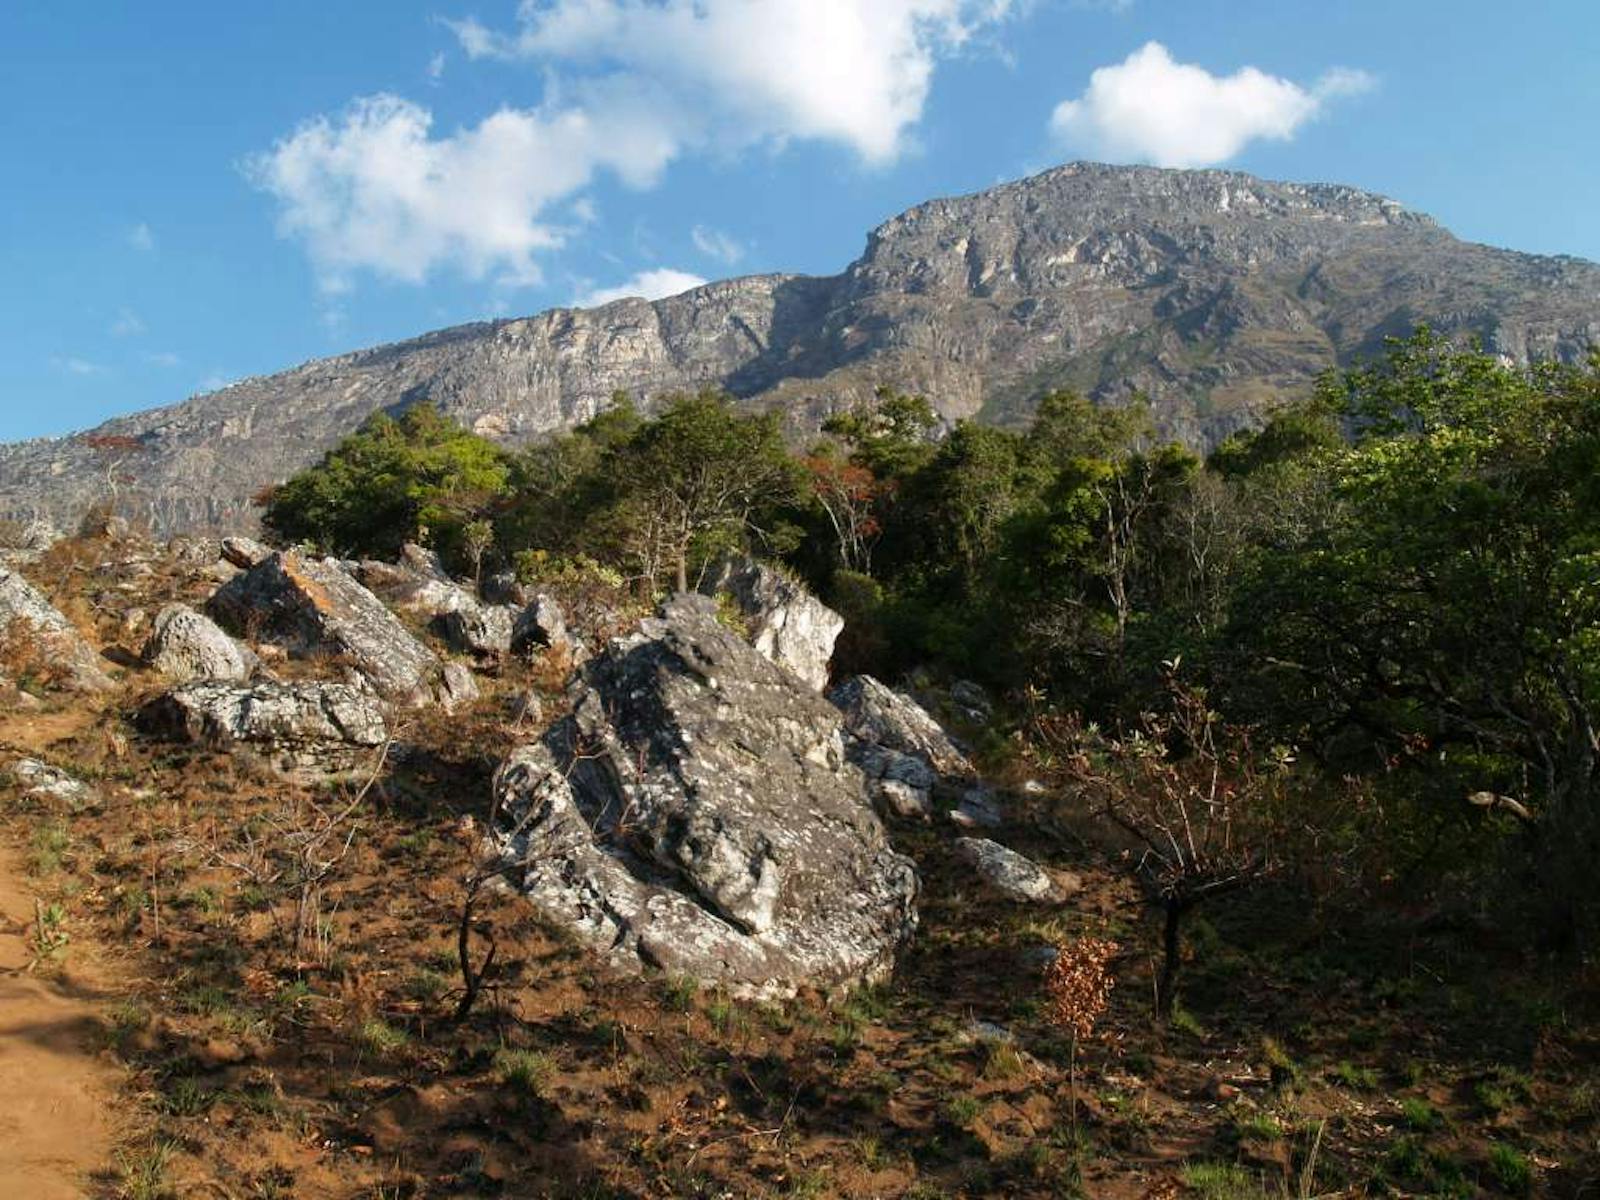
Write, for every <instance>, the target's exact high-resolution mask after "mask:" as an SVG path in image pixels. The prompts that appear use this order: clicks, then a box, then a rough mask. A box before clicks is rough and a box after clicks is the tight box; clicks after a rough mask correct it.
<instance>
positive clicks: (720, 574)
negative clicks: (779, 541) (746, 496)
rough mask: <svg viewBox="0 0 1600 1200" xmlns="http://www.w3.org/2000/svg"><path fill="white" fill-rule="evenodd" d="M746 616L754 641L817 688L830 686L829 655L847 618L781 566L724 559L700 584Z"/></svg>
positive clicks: (703, 590) (779, 663) (709, 594)
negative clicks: (728, 601) (791, 576)
mask: <svg viewBox="0 0 1600 1200" xmlns="http://www.w3.org/2000/svg"><path fill="white" fill-rule="evenodd" d="M700 590H701V591H702V592H704V593H705V594H706V595H708V596H716V595H723V596H727V597H728V598H729V599H730V600H732V601H733V603H734V604H735V606H736V607H737V608H738V610H739V612H740V613H741V614H742V615H743V617H744V621H745V625H746V628H747V630H748V633H749V638H750V644H751V645H753V646H754V647H755V648H756V649H757V650H759V651H761V653H762V654H765V655H766V656H767V657H768V658H770V659H771V660H772V661H773V662H775V663H777V664H778V665H779V666H782V667H787V668H788V669H789V670H791V671H793V672H794V673H795V674H796V675H798V676H799V677H800V678H801V679H803V680H805V681H806V683H807V684H809V685H810V686H811V687H812V688H814V689H815V690H816V691H819V692H820V691H822V689H823V688H825V687H827V686H828V660H829V659H831V658H832V657H833V644H834V642H836V641H837V640H838V639H839V634H840V632H841V631H842V630H843V629H844V618H843V617H841V616H840V615H839V614H838V613H836V612H834V611H833V609H831V608H829V607H828V606H827V605H826V604H824V603H823V602H822V601H820V600H818V599H817V598H816V597H815V596H813V595H812V594H811V593H810V592H808V591H807V590H806V589H805V587H804V586H802V585H801V584H799V583H797V582H796V581H795V580H793V579H791V578H790V577H789V576H788V575H786V574H784V573H783V572H782V571H780V570H778V568H776V567H773V566H771V565H769V564H767V563H760V562H756V561H755V560H754V559H749V558H731V559H727V560H725V561H724V562H723V563H722V564H721V565H720V566H719V567H718V568H717V570H716V571H714V572H713V573H712V574H711V575H710V576H709V577H708V578H707V579H706V580H705V582H704V583H703V584H702V585H701V588H700Z"/></svg>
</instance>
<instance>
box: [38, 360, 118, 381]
mask: <svg viewBox="0 0 1600 1200" xmlns="http://www.w3.org/2000/svg"><path fill="white" fill-rule="evenodd" d="M50 365H51V366H52V367H54V368H55V369H56V370H58V371H64V372H66V373H67V374H68V375H78V376H84V377H87V376H90V375H104V374H105V373H106V369H105V368H104V367H102V366H101V365H100V364H99V363H93V362H90V361H89V360H88V359H84V358H72V357H65V358H52V359H51V360H50Z"/></svg>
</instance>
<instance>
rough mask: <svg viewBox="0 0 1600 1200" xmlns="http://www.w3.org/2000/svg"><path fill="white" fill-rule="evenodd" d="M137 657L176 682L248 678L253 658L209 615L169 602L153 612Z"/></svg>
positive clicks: (253, 667)
mask: <svg viewBox="0 0 1600 1200" xmlns="http://www.w3.org/2000/svg"><path fill="white" fill-rule="evenodd" d="M140 657H141V658H142V659H143V660H144V662H145V664H146V665H147V666H151V667H154V668H155V669H156V670H158V671H160V672H161V673H162V674H163V675H166V676H167V677H168V678H170V679H174V680H177V681H178V682H180V683H188V682H189V681H191V680H195V679H231V680H235V681H238V680H243V679H248V678H250V676H251V675H252V674H253V673H254V671H255V668H256V661H257V660H256V657H255V655H253V654H251V653H250V652H249V651H248V650H246V649H245V648H244V647H243V646H241V645H239V643H238V642H236V641H234V640H233V639H232V638H231V637H229V636H228V635H227V634H226V633H224V632H223V631H222V629H221V628H220V627H219V626H218V625H217V623H216V622H215V621H213V620H212V619H211V618H210V617H208V616H206V615H205V614H204V613H197V612H195V611H194V609H192V608H189V607H188V606H187V605H183V604H169V605H167V606H166V607H165V608H163V609H162V610H161V611H160V612H159V613H157V614H156V619H155V622H154V624H153V625H152V626H151V629H150V637H149V638H148V639H147V640H146V642H145V644H144V651H143V652H142V654H141V655H140Z"/></svg>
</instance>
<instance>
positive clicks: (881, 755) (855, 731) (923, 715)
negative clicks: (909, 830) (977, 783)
mask: <svg viewBox="0 0 1600 1200" xmlns="http://www.w3.org/2000/svg"><path fill="white" fill-rule="evenodd" d="M828 699H829V700H831V701H832V702H833V703H834V704H835V705H837V706H838V707H839V708H840V709H841V710H842V711H843V712H844V717H845V730H846V733H847V734H848V741H847V746H848V749H849V754H850V758H851V761H852V762H855V763H857V764H859V765H860V767H861V769H862V770H863V771H864V772H865V773H866V776H867V778H868V780H870V781H871V785H872V793H873V797H874V798H875V799H876V800H877V801H878V802H879V803H880V804H881V805H883V806H884V807H886V808H888V809H889V810H890V811H892V812H894V813H895V814H896V815H898V816H903V817H909V816H919V817H923V818H926V817H928V816H930V815H931V814H932V812H933V793H934V789H935V788H936V787H937V786H939V784H940V783H941V782H942V781H943V780H944V779H946V778H949V779H951V780H957V781H960V780H968V779H971V778H972V777H973V776H974V774H975V772H974V771H973V767H972V763H971V762H970V761H968V759H967V756H966V755H965V754H963V753H962V752H961V748H960V747H959V746H957V745H956V744H955V742H953V741H951V739H950V735H949V734H947V733H945V731H944V729H943V728H942V727H941V726H940V725H939V723H938V722H937V721H935V720H934V719H933V717H932V716H930V715H929V714H928V712H927V710H926V709H924V708H923V707H922V706H921V705H920V704H918V703H917V702H916V701H915V700H913V699H912V698H911V697H910V696H907V695H906V694H905V693H903V692H897V691H895V690H894V689H893V688H890V687H887V686H886V685H884V684H882V683H880V682H878V680H876V679H874V678H873V677H872V676H870V675H857V676H855V677H853V678H851V679H847V680H845V681H844V682H843V683H841V684H839V685H838V686H837V687H835V688H834V689H833V690H832V691H830V692H829V693H828Z"/></svg>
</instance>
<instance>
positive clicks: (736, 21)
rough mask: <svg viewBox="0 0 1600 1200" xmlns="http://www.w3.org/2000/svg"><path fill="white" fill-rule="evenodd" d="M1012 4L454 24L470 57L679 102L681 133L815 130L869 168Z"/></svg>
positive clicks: (686, 11) (918, 1) (694, 11)
mask: <svg viewBox="0 0 1600 1200" xmlns="http://www.w3.org/2000/svg"><path fill="white" fill-rule="evenodd" d="M1011 8H1012V0H763V2H762V3H759V4H758V3H751V2H750V0H550V2H548V3H539V4H534V3H528V2H526V0H525V2H524V3H523V4H522V5H521V7H520V9H519V14H518V23H517V27H516V29H515V30H513V31H511V32H499V31H495V30H492V29H489V28H486V27H485V26H483V25H481V24H479V23H478V22H477V21H475V20H467V21H459V22H454V23H452V24H451V28H452V29H454V31H455V33H456V36H457V38H458V39H459V40H460V42H461V47H462V49H463V50H464V51H465V52H466V53H467V55H468V56H469V57H472V58H487V57H493V58H501V59H524V60H529V61H535V62H540V63H544V64H552V65H557V66H580V67H585V68H588V69H590V70H593V71H597V72H600V73H602V74H603V75H604V76H605V77H606V78H608V79H610V80H613V81H623V82H625V83H627V84H630V85H636V86H638V85H648V86H649V87H651V88H653V89H658V90H660V91H662V92H664V93H665V94H667V95H669V96H671V97H673V98H674V99H675V100H676V102H677V103H676V106H675V107H676V108H677V110H678V111H679V112H680V113H681V114H690V115H689V116H688V117H687V119H688V120H689V121H690V122H691V123H692V124H693V125H696V126H703V128H698V129H695V130H693V131H692V132H691V131H689V130H685V131H684V133H685V136H686V138H687V137H689V136H692V135H693V134H701V135H709V136H714V137H715V138H716V139H717V140H718V141H720V142H723V143H729V144H733V145H745V144H751V143H755V142H762V141H776V142H780V143H781V142H782V141H784V140H787V139H790V138H814V139H821V140H826V141H833V142H838V143H842V144H844V145H846V146H849V147H850V148H851V149H853V150H854V151H855V152H856V153H858V154H859V155H860V156H861V157H862V158H864V159H866V160H868V161H869V162H874V163H885V162H889V161H892V160H893V159H894V158H895V157H897V156H898V155H899V154H900V152H901V151H902V150H903V149H904V148H905V143H906V134H907V131H908V129H909V128H910V127H911V126H912V125H913V124H915V122H916V121H917V120H918V119H919V118H920V117H921V115H922V108H923V104H924V103H925V101H926V100H927V96H928V90H929V86H930V84H931V81H932V78H933V73H934V68H935V65H936V63H937V61H938V60H939V59H940V58H941V57H944V56H946V55H949V54H951V53H953V52H955V51H957V50H959V49H960V48H961V47H963V46H964V45H966V44H967V43H968V42H969V41H970V40H971V39H972V38H973V37H974V36H975V35H977V34H978V33H980V32H982V31H984V30H986V29H988V28H991V27H993V26H994V25H995V24H996V23H998V22H999V21H1000V20H1002V19H1003V18H1004V17H1005V16H1006V15H1007V14H1008V13H1009V11H1010V10H1011Z"/></svg>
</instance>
